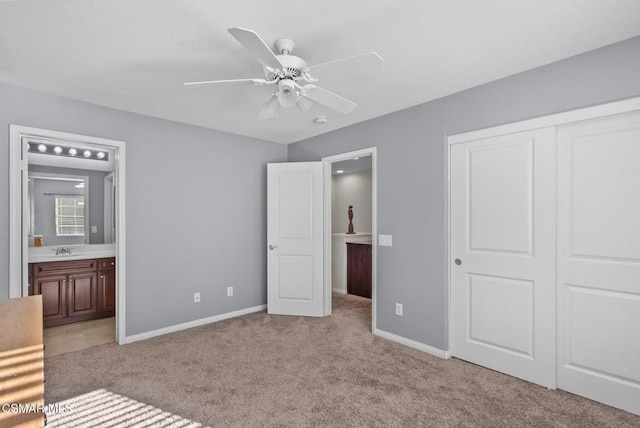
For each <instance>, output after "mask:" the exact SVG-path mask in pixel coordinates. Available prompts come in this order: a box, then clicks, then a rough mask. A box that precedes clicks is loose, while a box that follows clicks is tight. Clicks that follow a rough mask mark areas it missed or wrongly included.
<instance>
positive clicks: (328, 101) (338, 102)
mask: <svg viewBox="0 0 640 428" xmlns="http://www.w3.org/2000/svg"><path fill="white" fill-rule="evenodd" d="M302 95H303V96H305V97H306V98H309V99H310V100H311V101H315V102H317V103H319V104H322V105H324V106H327V107H329V108H330V109H333V110H335V111H337V112H339V113H342V114H347V113H351V112H352V111H354V110H355V109H356V107H358V105H357V104H356V103H354V102H353V101H349V100H348V99H346V98H343V97H341V96H340V95H336V94H334V93H333V92H330V91H327V90H326V89H323V88H321V87H319V86H316V85H307V86H305V87H304V91H303V92H302Z"/></svg>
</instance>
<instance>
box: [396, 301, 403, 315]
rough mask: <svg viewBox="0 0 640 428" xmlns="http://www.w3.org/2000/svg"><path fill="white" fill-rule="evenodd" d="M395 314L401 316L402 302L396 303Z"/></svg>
mask: <svg viewBox="0 0 640 428" xmlns="http://www.w3.org/2000/svg"><path fill="white" fill-rule="evenodd" d="M396 315H398V316H400V317H401V316H402V303H396Z"/></svg>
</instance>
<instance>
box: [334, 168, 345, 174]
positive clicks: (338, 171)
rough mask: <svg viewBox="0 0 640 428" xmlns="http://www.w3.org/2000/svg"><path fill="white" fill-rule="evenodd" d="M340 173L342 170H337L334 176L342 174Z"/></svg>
mask: <svg viewBox="0 0 640 428" xmlns="http://www.w3.org/2000/svg"><path fill="white" fill-rule="evenodd" d="M342 173H344V171H343V170H341V169H339V170H337V171H336V174H342Z"/></svg>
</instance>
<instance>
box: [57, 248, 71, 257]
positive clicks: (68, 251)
mask: <svg viewBox="0 0 640 428" xmlns="http://www.w3.org/2000/svg"><path fill="white" fill-rule="evenodd" d="M55 250H56V256H59V255H60V254H71V248H69V247H59V248H56V249H55Z"/></svg>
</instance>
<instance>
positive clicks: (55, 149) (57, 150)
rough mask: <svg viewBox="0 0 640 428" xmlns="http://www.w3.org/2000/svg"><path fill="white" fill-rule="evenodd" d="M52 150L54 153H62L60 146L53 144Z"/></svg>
mask: <svg viewBox="0 0 640 428" xmlns="http://www.w3.org/2000/svg"><path fill="white" fill-rule="evenodd" d="M53 152H54V153H55V154H57V155H59V154H60V153H62V147H60V146H55V147H54V148H53Z"/></svg>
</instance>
